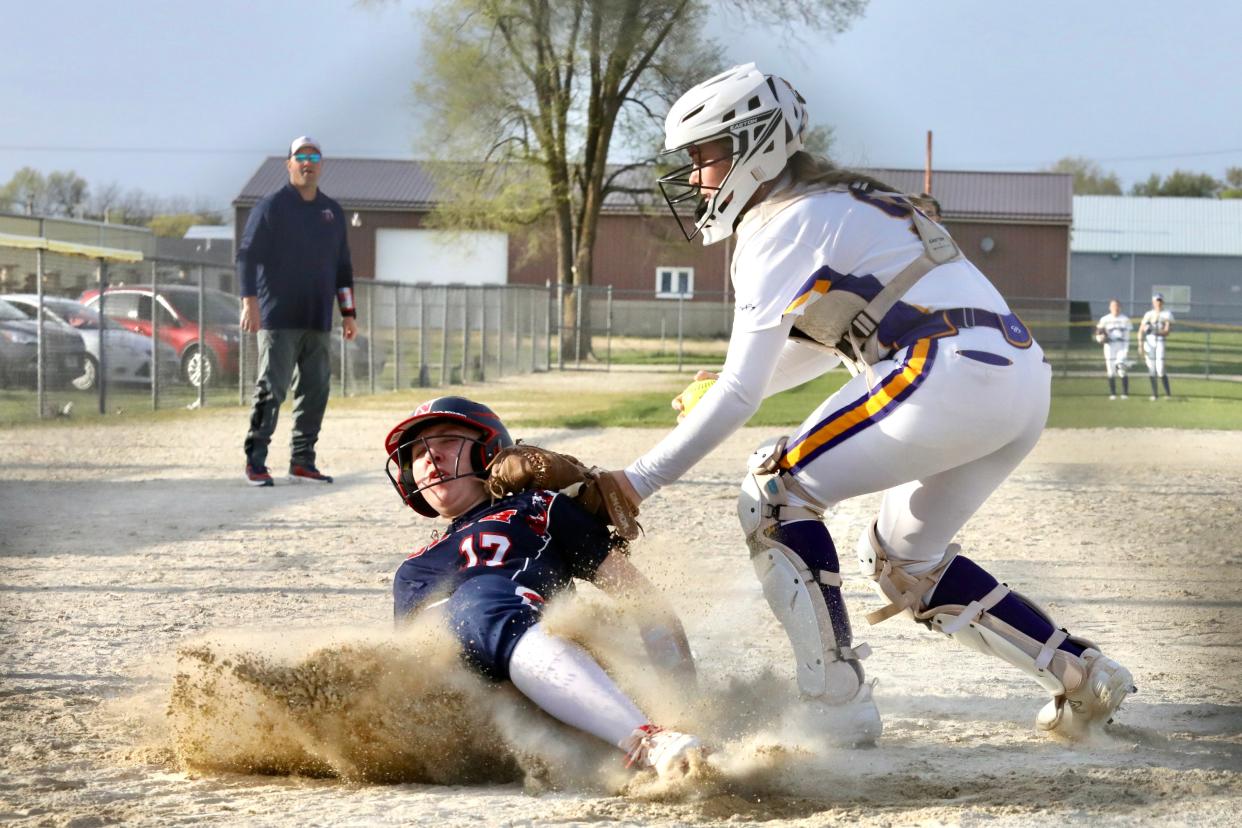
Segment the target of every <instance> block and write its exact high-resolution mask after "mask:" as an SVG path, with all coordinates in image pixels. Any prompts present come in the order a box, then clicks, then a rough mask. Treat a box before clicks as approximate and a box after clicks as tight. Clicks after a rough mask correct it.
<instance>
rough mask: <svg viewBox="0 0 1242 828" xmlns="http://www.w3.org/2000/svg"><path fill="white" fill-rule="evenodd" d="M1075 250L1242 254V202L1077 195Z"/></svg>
mask: <svg viewBox="0 0 1242 828" xmlns="http://www.w3.org/2000/svg"><path fill="white" fill-rule="evenodd" d="M1070 252H1071V253H1146V254H1162V255H1182V256H1242V199H1215V198H1147V197H1140V196H1074V232H1073V237H1072V238H1071V240H1070Z"/></svg>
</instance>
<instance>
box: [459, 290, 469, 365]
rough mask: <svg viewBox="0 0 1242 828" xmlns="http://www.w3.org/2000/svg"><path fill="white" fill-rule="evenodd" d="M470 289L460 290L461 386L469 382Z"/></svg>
mask: <svg viewBox="0 0 1242 828" xmlns="http://www.w3.org/2000/svg"><path fill="white" fill-rule="evenodd" d="M470 316H471V313H470V288H462V290H461V384H462V385H465V384H466V383H467V382H469V381H470V379H469V376H470Z"/></svg>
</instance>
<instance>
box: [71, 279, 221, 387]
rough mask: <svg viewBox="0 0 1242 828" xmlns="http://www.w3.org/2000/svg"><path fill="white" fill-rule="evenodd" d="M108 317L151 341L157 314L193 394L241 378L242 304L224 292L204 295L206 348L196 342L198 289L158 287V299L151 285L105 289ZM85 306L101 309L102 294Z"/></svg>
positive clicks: (86, 299)
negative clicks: (230, 378)
mask: <svg viewBox="0 0 1242 828" xmlns="http://www.w3.org/2000/svg"><path fill="white" fill-rule="evenodd" d="M107 294H108V300H107V302H106V303H105V304H104V313H106V314H107V315H108V316H109V317H110V318H112V319H115V320H116V321H117V322H120V323H121V324H122V325H123V326H125V327H126V328H128V329H129V330H131V331H137V332H139V333H141V334H145V335H146V336H151V330H152V325H151V319H152V309H153V308H155V309H158V313H159V332H160V340H161V341H162V342H166V343H167V344H169V345H171V346H172V347H173V349H174V350H175V351H176V352H177V359H178V360H180V363H181V375H182V377H184V378H185V381H186V382H188V383H189V384H190V385H192V386H194V387H195V388H197V387H198V385H199V383H200V382H201V383H205V384H206V385H211V384H213V383H218V382H220V381H221V380H223V379H224V378H225V377H226V376H230V375H231V376H234V377H235V376H237V353H238V341H239V339H240V335H241V329H240V327H239V324H238V321H239V319H240V318H241V316H240V310H239V305H238V300H237V298H236V297H235V296H233V295H232V294H229V293H225V292H224V291H222V290H215V289H208V290H206V291H204V295H203V298H204V309H205V314H204V322H205V325H204V330H203V345H204V346H205V347H200V343H199V341H198V287H197V286H196V285H160V293H159V296H158V297H157V296H154V295H153V294H152V291H151V287H150V285H118V286H116V287H110V288H108V289H107ZM81 301H82V303H83V304H85V305H89V306H90V307H92V308H95V309H96V310H98V309H99V291H98V290H88V291H86V292H85V293H83V294H82V298H81Z"/></svg>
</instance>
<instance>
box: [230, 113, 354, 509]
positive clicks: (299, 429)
mask: <svg viewBox="0 0 1242 828" xmlns="http://www.w3.org/2000/svg"><path fill="white" fill-rule="evenodd" d="M322 163H323V154H322V152H321V151H320V149H319V142H318V141H316V140H315V139H313V138H310V137H309V136H305V135H303V136H301V137H300V138H296V139H294V141H293V143H292V144H290V146H289V160H288V161H287V162H286V163H285V166H286V167H287V168H288V170H289V183H288V184H287V185H286V186H284V187H281V188H280V189H279V190H277V191H276V192H274V193H272V194H271V195H268V196H266V197H265V198H264V199H263V200H262V201H260V202H259V203H258V204H257V205H255V208H254V210H253V211H252V212H251V213H250V218H249V219H248V220H247V221H246V231H245V232H244V233H243V234H242V239H241V245H240V247H238V250H237V275H238V280H239V281H240V282H241V295H242V312H241V329H242V330H243V331H246V332H247V333H251V332H253V333H257V334H258V340H259V376H258V380H257V381H256V383H255V390H254V404H253V405H252V407H251V409H250V431H249V432H248V433H247V434H246V443H245V449H246V479H247V480H248V481H249V482H250V485H252V486H271V485H272V475H271V472H270V471H268V468H267V448H268V444H270V443H271V441H272V433H273V432H274V431H275V430H276V416H277V414H278V413H279V411H280V404H281V403H282V402H284V399H285V396H286V395H287V394H288V393H289V386H290V384H291V383H293V380H294V369H295V368H296V369H297V374H296V377H297V381H296V383H294V388H293V440H292V445H291V448H290V453H289V480H291V481H293V482H298V483H300V482H302V481H304V480H313V481H318V482H321V483H331V482H332V478H331V477H329V476H328V475H326V474H322V473H320V471H319V470H318V469H317V468H316V467H315V443H316V442H317V441H318V439H319V428H320V426H321V425H322V423H323V412H324V409H326V408H327V406H328V389H329V387H330V386H331V363H330V361H329V356H330V353H331V352H330V350H329V349H330V348H331V347H332V302H333V300H334V299H335V301H336V303H337V304H338V305H339V307H340V309H341V327H342V329H343V332H344V334H345V338H346V339H348V340H352V339H353V338H354V337H355V336H357V333H358V327H357V323H356V321H355V318H354V317H355V315H356V313H355V310H354V269H353V265H352V264H351V263H350V260H349V243H348V241H347V240H346V237H345V213H344V212H343V211H342V210H341V205H339V204H337V203H336V202H335V201H333V200H332V199H330V198H328V197H327V196H326V195H324V194H323V193H321V192H319V172H320V169H321V167H322Z"/></svg>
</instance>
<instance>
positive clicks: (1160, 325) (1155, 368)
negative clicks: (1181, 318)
mask: <svg viewBox="0 0 1242 828" xmlns="http://www.w3.org/2000/svg"><path fill="white" fill-rule="evenodd" d="M1172 329H1173V312H1172V311H1167V310H1165V309H1164V297H1163V296H1162V295H1160V294H1159V293H1157V294H1156V295H1155V296H1153V297H1151V310H1149V311H1148V312H1147V313H1145V314H1143V321H1142V322H1140V323H1139V339H1140V340H1141V341H1142V343H1143V358H1144V360H1146V362H1147V379H1148V380H1150V381H1151V398H1152V399H1153V400H1155V399H1157V398H1158V397H1159V396H1160V390H1159V389H1158V388H1157V387H1156V377H1159V378H1160V381H1161V382H1162V383H1163V384H1164V396H1165V397H1171V396H1173V394H1172V392H1170V391H1169V375H1168V374H1166V373H1165V372H1164V341H1165V339H1167V338H1168V336H1169V332H1170V331H1171V330H1172Z"/></svg>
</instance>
